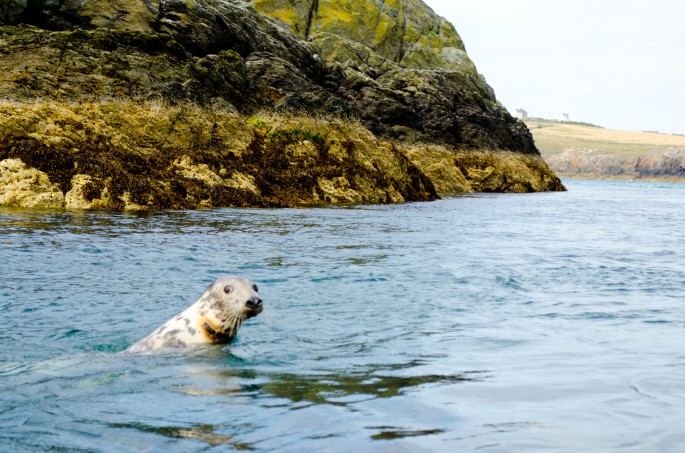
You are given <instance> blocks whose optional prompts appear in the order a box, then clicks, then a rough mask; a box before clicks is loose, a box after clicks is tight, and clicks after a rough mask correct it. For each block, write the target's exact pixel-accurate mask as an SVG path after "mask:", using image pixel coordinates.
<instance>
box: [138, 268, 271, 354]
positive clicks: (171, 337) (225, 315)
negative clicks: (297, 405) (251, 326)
mask: <svg viewBox="0 0 685 453" xmlns="http://www.w3.org/2000/svg"><path fill="white" fill-rule="evenodd" d="M258 292H259V288H257V285H255V284H254V283H253V282H251V281H250V280H248V279H246V278H241V277H233V276H226V277H220V278H218V279H216V280H215V281H214V282H213V283H212V284H211V285H209V287H207V289H206V290H205V292H204V293H202V296H200V298H199V299H198V300H197V301H195V303H194V304H193V305H191V306H190V307H188V308H186V309H185V310H183V311H182V312H181V313H179V314H178V315H176V316H174V317H173V318H171V319H170V320H168V321H167V322H165V323H164V324H162V325H161V326H159V327H158V328H157V329H155V330H154V331H152V333H150V334H149V335H148V336H146V337H144V338H142V339H141V340H139V341H137V342H136V343H134V344H132V345H131V346H130V347H129V348H128V349H126V352H131V353H138V352H148V351H153V350H156V349H162V348H164V349H167V348H189V347H192V346H197V345H202V344H210V343H228V342H230V341H231V340H233V338H235V336H236V334H237V333H238V328H240V326H241V325H242V323H243V322H244V321H245V320H246V319H248V318H252V317H254V316H257V315H258V314H259V313H261V312H262V310H263V305H262V299H260V297H259V294H258Z"/></svg>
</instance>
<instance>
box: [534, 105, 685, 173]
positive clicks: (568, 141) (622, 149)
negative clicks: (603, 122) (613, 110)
mask: <svg viewBox="0 0 685 453" xmlns="http://www.w3.org/2000/svg"><path fill="white" fill-rule="evenodd" d="M525 122H526V124H527V125H528V127H529V128H530V130H531V132H532V134H533V137H534V138H535V144H536V146H537V147H538V149H539V150H540V152H541V153H542V156H543V157H544V158H545V161H546V162H547V163H548V164H549V165H550V166H551V167H552V168H553V169H554V170H555V171H556V172H557V173H558V174H559V175H561V176H562V177H576V178H611V179H655V180H663V181H678V182H685V136H684V135H678V134H663V133H658V132H655V131H641V132H637V131H622V130H615V129H606V128H603V127H600V126H597V125H593V124H590V123H583V122H574V121H555V120H545V119H540V118H527V119H526V120H525Z"/></svg>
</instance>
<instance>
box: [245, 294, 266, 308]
mask: <svg viewBox="0 0 685 453" xmlns="http://www.w3.org/2000/svg"><path fill="white" fill-rule="evenodd" d="M245 305H247V308H259V307H261V306H262V299H260V298H259V297H252V298H250V300H248V301H247V302H245Z"/></svg>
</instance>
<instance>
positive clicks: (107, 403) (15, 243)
mask: <svg viewBox="0 0 685 453" xmlns="http://www.w3.org/2000/svg"><path fill="white" fill-rule="evenodd" d="M566 183H567V185H568V187H569V189H570V191H569V192H568V193H548V194H531V195H475V196H465V197H458V198H453V199H448V200H443V201H439V202H435V203H418V204H406V205H400V206H362V207H349V208H336V209H307V210H233V209H226V210H214V211H206V212H154V213H141V214H131V213H108V212H100V213H97V212H40V211H30V210H11V209H4V210H0V232H1V233H0V266H1V267H0V269H1V274H0V309H1V311H0V322H1V324H0V325H1V326H2V329H1V330H0V450H3V451H12V452H16V451H19V452H21V451H27V452H29V451H30V452H34V451H48V450H50V451H52V450H57V451H60V450H62V451H65V450H68V451H79V450H81V451H102V452H123V451H148V452H184V451H230V450H267V451H313V450H324V451H392V452H395V451H412V452H413V451H457V450H458V451H473V450H483V451H501V452H511V451H545V452H546V451H579V450H582V449H586V450H590V451H607V450H609V451H636V452H637V451H639V452H643V451H673V452H676V451H684V449H685V346H684V345H685V306H684V300H685V298H684V295H685V228H683V213H684V212H685V185H677V184H661V183H636V182H599V181H566ZM226 273H228V274H239V275H245V276H249V277H251V278H253V279H254V280H255V281H257V283H258V284H259V286H260V293H261V295H262V297H263V299H264V301H265V307H266V309H265V311H264V313H262V314H261V315H260V316H258V317H257V318H254V319H252V320H250V321H249V322H248V323H247V324H246V325H245V326H243V328H242V329H241V331H240V334H239V337H238V339H237V341H236V342H235V343H234V344H232V345H230V346H228V347H226V346H224V347H221V346H216V347H208V348H202V349H199V350H195V351H191V352H188V353H179V354H171V355H164V354H162V355H153V356H132V355H127V354H121V351H122V350H123V349H125V348H126V347H127V346H128V345H129V344H131V343H132V342H134V341H136V340H137V339H139V338H140V337H142V336H144V335H145V334H147V333H148V332H149V331H150V330H152V329H153V328H154V327H156V326H157V325H159V324H161V323H162V322H164V321H165V320H167V319H168V318H170V317H171V316H172V315H174V314H175V313H177V312H178V311H180V310H181V309H183V308H185V307H186V306H187V305H189V304H190V303H192V302H193V301H195V300H196V299H197V297H198V296H199V295H200V293H201V292H202V291H203V290H204V288H205V287H206V285H207V284H209V282H211V281H212V280H213V279H214V278H215V277H216V276H218V275H222V274H226Z"/></svg>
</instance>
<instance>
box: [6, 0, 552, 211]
mask: <svg viewBox="0 0 685 453" xmlns="http://www.w3.org/2000/svg"><path fill="white" fill-rule="evenodd" d="M0 23H1V24H3V25H2V26H0V205H4V206H44V207H67V208H85V209H89V208H98V209H151V208H173V209H193V208H204V207H219V206H292V205H301V204H313V203H385V202H403V201H420V200H431V199H435V198H437V197H438V194H440V193H459V192H471V191H499V192H507V191H515V192H527V191H541V190H563V186H562V185H561V183H560V181H559V179H558V178H557V177H556V175H555V174H554V173H553V172H552V171H551V170H550V169H549V168H548V167H547V166H546V164H545V163H544V161H543V160H542V158H541V157H540V154H539V152H538V151H537V149H536V148H535V145H534V142H533V139H532V136H531V134H530V132H529V131H528V129H527V127H526V126H525V125H524V124H523V123H522V122H520V121H517V120H515V119H513V118H512V117H511V116H510V115H509V114H508V113H507V112H506V110H505V109H504V108H503V107H502V106H501V104H499V103H498V102H497V100H496V99H495V96H494V93H493V91H492V89H491V88H490V87H489V86H488V85H487V83H486V82H485V80H484V79H483V77H482V76H480V75H479V74H478V73H477V71H476V68H475V66H474V65H473V63H472V62H471V61H470V59H469V58H468V55H467V54H466V52H465V50H464V47H463V44H462V42H461V39H460V38H459V35H458V34H457V32H456V31H455V30H454V28H453V27H452V26H451V25H450V24H449V23H448V22H446V21H445V20H444V19H442V18H440V17H439V16H437V15H436V14H435V13H433V11H432V10H430V8H428V7H427V6H426V5H425V4H423V3H422V2H420V1H414V0H407V1H386V2H378V1H354V0H349V1H342V2H327V1H284V0H273V1H266V0H255V1H254V2H245V1H229V0H164V1H152V0H117V1H113V0H91V1H89V2H79V1H71V0H65V1H62V2H53V1H49V0H34V1H25V0H16V1H13V2H9V3H5V4H3V6H2V7H0Z"/></svg>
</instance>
